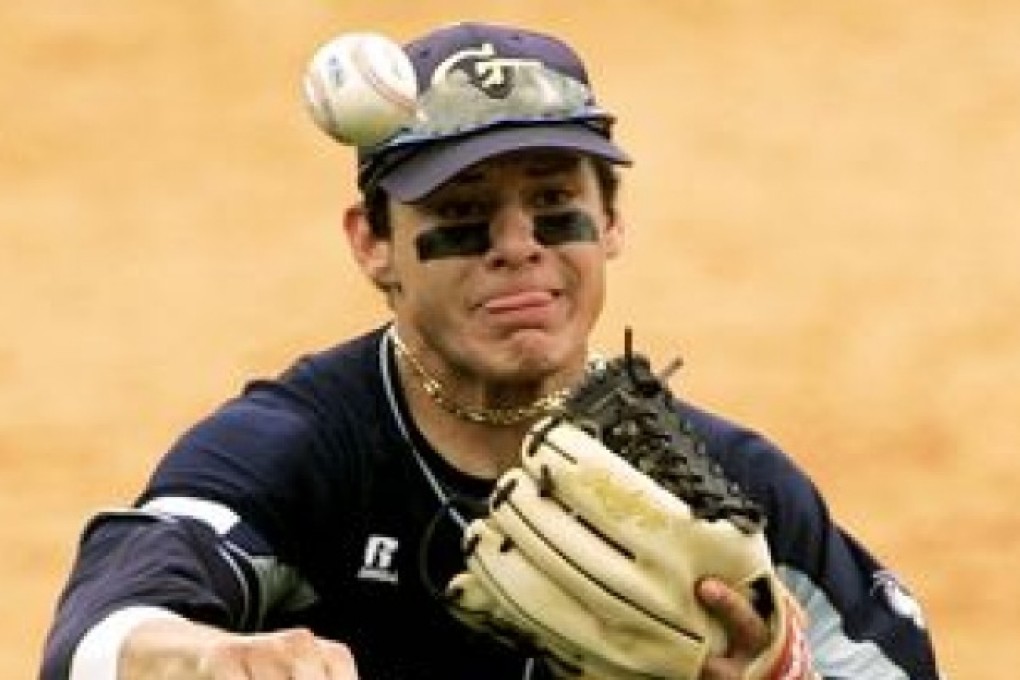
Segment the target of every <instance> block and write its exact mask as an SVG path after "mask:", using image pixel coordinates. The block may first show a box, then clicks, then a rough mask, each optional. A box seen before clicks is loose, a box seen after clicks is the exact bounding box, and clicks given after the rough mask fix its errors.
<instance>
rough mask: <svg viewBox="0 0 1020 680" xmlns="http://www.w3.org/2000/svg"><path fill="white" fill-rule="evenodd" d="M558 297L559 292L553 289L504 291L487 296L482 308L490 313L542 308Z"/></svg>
mask: <svg viewBox="0 0 1020 680" xmlns="http://www.w3.org/2000/svg"><path fill="white" fill-rule="evenodd" d="M557 297H558V296H557V294H556V293H555V292H554V291H551V290H525V291H518V292H513V293H503V294H500V295H494V296H492V297H490V298H487V299H486V300H485V301H484V302H483V303H482V309H484V310H485V311H487V312H489V313H490V314H505V313H509V312H519V311H525V310H529V309H540V308H543V307H547V306H549V305H550V304H552V303H553V302H554V301H555V300H556V298H557Z"/></svg>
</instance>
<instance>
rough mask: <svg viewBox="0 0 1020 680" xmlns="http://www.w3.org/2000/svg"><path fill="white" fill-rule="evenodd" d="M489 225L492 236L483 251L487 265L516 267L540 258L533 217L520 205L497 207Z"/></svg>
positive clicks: (539, 246)
mask: <svg viewBox="0 0 1020 680" xmlns="http://www.w3.org/2000/svg"><path fill="white" fill-rule="evenodd" d="M489 229H490V238H491V240H492V247H491V248H490V249H489V252H488V253H487V260H488V264H489V266H493V267H519V266H522V265H524V264H528V263H533V262H537V261H539V260H540V259H541V257H542V252H543V246H542V244H541V243H539V242H538V241H537V240H536V239H535V222H534V217H533V215H532V214H531V213H530V212H528V211H527V210H525V209H524V207H523V206H521V205H519V204H514V205H508V206H504V207H503V208H501V209H500V210H499V212H498V213H497V214H496V216H495V217H494V219H493V221H492V224H491V225H490V227H489Z"/></svg>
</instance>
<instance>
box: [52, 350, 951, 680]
mask: <svg viewBox="0 0 1020 680" xmlns="http://www.w3.org/2000/svg"><path fill="white" fill-rule="evenodd" d="M387 338H388V336H387V335H386V334H385V333H384V332H382V330H377V331H374V332H372V333H370V334H368V335H365V336H363V337H361V338H358V339H355V340H353V341H351V342H348V343H345V344H342V345H340V346H337V347H335V348H333V349H330V350H327V351H324V352H322V353H319V354H315V355H311V356H307V357H305V358H302V359H301V360H299V361H298V362H296V363H295V364H294V365H293V366H292V367H291V368H290V369H289V370H288V371H287V372H285V373H284V374H283V375H281V376H280V377H279V378H277V379H274V380H258V381H254V382H252V383H250V384H249V385H248V386H247V387H246V388H245V390H244V391H243V393H242V394H240V395H239V396H237V397H236V398H234V399H232V400H231V401H229V402H227V403H225V404H224V405H223V406H222V407H221V408H219V409H218V410H217V411H216V412H214V413H213V414H212V415H210V416H209V417H208V418H207V419H205V420H203V421H202V422H200V423H198V424H197V425H195V426H194V427H193V428H192V429H190V431H188V432H186V433H185V434H184V435H183V436H182V437H181V438H180V439H179V440H178V441H177V442H176V443H175V445H174V446H173V447H172V449H171V450H170V451H169V452H168V453H167V455H166V456H165V457H164V458H163V459H162V461H161V462H160V464H159V465H158V467H157V468H156V470H155V471H154V473H153V475H152V477H151V479H150V480H149V482H148V484H147V486H146V488H145V490H144V492H143V493H142V494H141V495H140V497H139V498H138V500H137V502H136V504H135V505H134V507H133V508H131V509H126V510H123V511H119V512H106V513H100V514H99V515H97V516H96V517H95V518H94V519H93V520H92V521H91V522H90V523H89V524H88V526H87V527H86V529H85V531H84V534H83V538H82V542H81V546H80V549H79V553H78V556H77V559H76V561H75V564H74V567H73V570H72V572H71V574H70V578H69V581H68V584H67V586H66V588H65V590H64V592H63V594H62V596H61V598H60V601H59V604H58V609H57V612H56V616H55V619H54V623H53V627H52V629H51V631H50V634H49V637H48V639H47V642H46V647H45V652H44V659H43V670H42V675H41V677H42V678H43V679H44V680H57V679H61V680H63V679H64V678H66V677H67V673H68V667H69V664H70V659H71V656H72V655H73V653H74V651H75V648H76V646H77V644H78V642H79V641H80V640H81V638H82V636H83V635H84V634H85V633H86V632H87V631H88V630H89V629H90V628H92V627H93V626H94V625H96V624H97V623H98V622H99V621H101V620H103V619H104V618H105V617H106V616H107V615H109V614H110V613H112V612H115V611H118V610H121V609H123V608H125V607H129V606H135V605H149V606H157V607H163V608H166V609H169V610H171V611H173V612H176V613H178V614H181V615H184V616H187V617H188V618H191V619H194V620H198V621H202V622H206V623H210V624H213V625H216V626H220V627H223V628H226V629H229V630H236V631H260V630H272V629H276V628H281V627H287V626H296V625H300V626H306V627H308V628H310V629H311V630H312V631H313V632H315V633H316V634H318V635H319V636H322V637H328V638H332V639H336V640H340V641H343V642H345V643H347V644H348V645H349V646H350V647H351V649H352V651H353V653H354V655H355V658H356V660H357V664H358V668H359V671H360V673H361V677H363V678H366V679H368V680H376V679H378V680H388V679H400V680H414V679H419V678H423V679H424V678H442V679H443V680H456V679H460V678H463V679H471V680H477V679H478V678H487V679H492V680H499V679H501V678H514V679H516V678H522V677H534V678H538V677H544V676H543V670H542V669H541V668H538V667H537V666H536V664H534V663H533V662H530V661H529V660H528V659H527V658H525V657H524V656H523V655H521V654H519V653H517V652H515V651H512V650H510V649H509V648H506V647H504V646H502V645H499V644H498V643H495V642H493V641H491V640H490V639H488V638H487V637H485V636H483V635H480V634H477V633H474V632H472V631H470V630H468V629H467V628H465V627H464V626H462V625H461V624H459V623H458V622H456V621H455V620H454V619H453V618H452V617H451V616H450V615H449V614H448V613H447V612H446V611H444V608H443V606H442V604H441V603H440V602H438V600H437V599H436V596H435V589H436V587H437V585H438V586H441V585H442V584H444V583H445V582H446V581H447V580H448V579H449V578H450V577H451V576H452V575H453V574H454V573H456V572H457V571H460V570H461V569H462V568H463V566H464V562H463V557H462V554H461V550H460V536H461V532H462V528H463V525H464V523H465V522H467V521H469V520H470V519H471V518H473V517H475V516H477V515H478V514H479V513H480V512H481V511H482V508H483V507H484V505H483V501H484V499H485V498H486V496H487V494H488V493H489V491H490V490H491V489H492V485H493V483H492V482H491V481H489V480H482V479H478V478H474V477H470V476H467V475H465V474H463V473H461V472H459V471H458V470H456V469H455V468H453V467H451V466H450V465H449V464H447V463H446V462H445V461H444V459H443V458H442V457H441V456H440V455H439V454H438V453H437V452H436V451H435V450H433V448H432V447H431V446H430V445H429V443H428V442H427V441H426V440H425V438H424V437H423V436H422V434H421V433H420V432H419V430H418V429H417V428H416V427H415V425H414V422H413V420H412V419H411V417H410V412H409V410H408V408H407V406H406V404H405V402H404V397H403V394H402V392H401V389H400V387H399V382H398V380H397V379H396V363H395V359H394V357H393V354H392V351H391V348H390V346H389V343H388V340H387ZM677 408H678V409H680V410H681V411H682V412H683V415H684V416H685V417H687V418H688V419H689V420H690V421H691V422H692V423H693V425H694V426H695V427H696V429H697V430H699V431H700V433H701V434H702V435H703V436H704V437H705V438H706V440H707V442H708V449H709V451H710V453H711V455H712V456H714V457H715V458H716V459H717V460H718V461H719V463H720V464H721V465H722V467H723V468H724V469H725V470H726V472H727V473H728V474H729V475H731V476H732V477H733V478H734V479H735V480H736V481H737V482H738V483H739V484H740V485H741V486H742V487H743V488H744V489H745V490H747V491H748V492H749V493H750V494H751V495H752V496H753V497H755V498H756V499H757V500H758V501H760V502H761V503H762V505H763V506H764V507H765V509H766V512H767V515H768V525H767V526H768V529H767V535H768V541H769V544H770V547H771V549H772V554H773V557H774V559H775V561H776V564H777V568H778V571H779V574H780V576H781V577H782V578H783V580H784V581H785V583H786V584H787V586H788V587H789V589H790V590H791V591H792V592H793V593H794V595H795V596H796V597H797V599H798V600H799V601H800V603H801V604H802V606H803V607H804V608H805V610H806V611H807V613H808V615H809V617H810V619H811V626H810V629H809V630H808V639H809V643H810V645H811V647H812V651H813V653H814V656H815V664H816V667H817V669H818V671H819V672H820V673H821V674H822V675H823V676H824V677H827V678H848V679H849V678H854V679H857V678H918V679H924V678H931V679H934V678H937V677H938V674H937V671H936V667H935V661H934V658H933V652H932V648H931V645H930V640H929V637H928V634H927V632H926V631H925V628H924V622H923V619H922V618H921V614H920V610H919V608H918V607H917V606H916V603H915V602H914V600H913V599H912V598H911V597H910V596H909V594H908V593H907V591H906V590H905V589H904V588H903V587H902V586H900V585H899V583H898V582H897V580H896V579H895V578H894V577H893V576H892V574H891V572H889V571H888V570H886V569H884V568H883V567H882V566H881V565H880V564H879V563H878V562H877V561H876V560H875V559H874V558H873V557H872V556H871V555H869V554H868V553H867V552H866V551H865V550H864V549H863V548H862V547H861V546H860V545H858V544H857V543H856V542H855V541H854V540H853V539H852V538H851V537H850V536H849V535H847V533H845V532H844V531H842V530H841V529H840V528H839V527H838V526H837V525H836V524H835V523H834V522H833V521H832V520H831V518H830V517H829V514H828V511H827V509H826V506H825V504H824V502H823V500H822V499H821V498H820V496H819V495H818V493H817V491H816V489H815V488H814V486H813V485H812V484H811V482H810V481H809V480H808V479H807V478H806V477H805V476H804V475H803V473H801V472H800V471H799V470H798V469H797V468H796V467H795V466H794V465H793V464H792V462H791V461H790V460H789V458H787V457H786V456H785V455H784V454H783V453H782V452H780V451H779V450H778V449H777V448H776V447H775V446H773V445H772V444H771V443H769V442H768V441H766V440H765V439H763V438H762V437H760V436H758V435H757V434H755V433H753V432H751V431H749V430H747V429H743V428H740V427H737V426H735V425H734V424H732V423H730V422H727V421H725V420H723V419H721V418H719V417H717V416H714V415H711V414H709V413H706V412H705V411H703V410H700V409H697V408H695V407H693V406H691V405H689V404H685V403H678V404H677Z"/></svg>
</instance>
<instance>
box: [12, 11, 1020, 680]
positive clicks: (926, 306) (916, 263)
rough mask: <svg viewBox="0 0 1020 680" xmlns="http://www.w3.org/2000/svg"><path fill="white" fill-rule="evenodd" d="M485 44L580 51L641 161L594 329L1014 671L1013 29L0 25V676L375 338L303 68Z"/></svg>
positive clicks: (982, 651) (413, 14) (756, 19)
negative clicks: (273, 410)
mask: <svg viewBox="0 0 1020 680" xmlns="http://www.w3.org/2000/svg"><path fill="white" fill-rule="evenodd" d="M458 18H485V19H494V20H506V21H513V22H521V23H524V24H531V25H534V26H536V27H541V28H545V29H548V30H551V31H555V32H562V33H563V34H564V35H566V36H568V37H569V38H570V39H571V40H572V41H573V42H574V43H575V44H576V45H577V47H578V48H579V49H580V50H581V51H582V52H584V53H585V54H587V55H588V59H589V62H590V65H591V67H592V71H593V72H594V79H595V81H596V83H597V85H598V87H599V91H600V94H601V99H602V101H603V102H604V103H605V104H606V105H608V106H609V107H611V108H613V109H614V110H616V111H617V112H618V113H619V116H620V119H621V122H620V126H619V135H620V138H621V139H622V140H623V142H624V144H625V145H627V146H628V147H629V148H630V149H631V150H632V152H633V153H634V155H635V156H636V157H637V159H638V161H639V162H638V164H637V165H636V167H634V168H633V169H632V170H631V171H630V172H629V175H628V179H627V186H626V190H625V194H624V209H625V211H626V213H627V214H628V215H629V220H630V222H629V223H630V242H629V253H628V256H627V257H626V258H625V259H624V260H622V261H620V262H618V263H617V264H616V265H614V269H613V272H612V274H611V276H612V281H613V285H614V286H615V288H614V289H613V292H612V294H611V299H610V304H609V309H608V313H607V315H606V317H605V320H604V323H603V324H602V326H601V327H600V329H599V341H600V343H601V344H602V346H603V347H604V348H607V349H617V348H619V346H620V343H621V340H622V328H623V326H624V325H625V324H630V325H633V326H634V328H635V329H636V332H637V339H638V342H639V343H640V344H641V345H642V346H643V347H645V348H646V349H647V350H648V351H649V352H650V353H651V355H652V356H653V358H654V359H655V360H656V362H657V363H661V362H665V361H666V360H668V359H669V358H671V357H672V356H673V355H674V354H676V353H680V354H682V355H683V356H684V357H685V359H686V368H685V369H684V370H683V371H682V373H681V375H680V376H679V378H678V379H676V380H675V381H674V385H675V386H676V387H677V389H678V390H682V391H683V392H685V393H686V394H687V395H688V396H690V397H692V398H693V399H695V400H697V401H700V402H702V403H704V404H706V405H708V406H710V407H712V408H715V409H718V410H720V411H722V412H724V413H727V414H729V415H730V416H733V417H735V418H738V419H741V420H743V421H745V422H748V423H751V424H753V425H754V426H756V427H757V428H759V429H760V430H762V431H764V432H766V433H767V434H769V435H770V436H771V437H772V438H774V439H775V440H777V441H779V442H780V443H781V444H782V445H783V446H784V447H785V448H786V449H787V450H788V451H789V452H790V453H791V454H792V455H793V456H795V457H796V458H797V459H798V460H799V461H800V462H801V463H802V465H803V466H804V467H805V468H806V469H807V470H808V471H809V472H810V473H811V474H812V475H813V476H814V477H815V479H816V481H817V482H818V484H819V485H820V486H821V487H822V489H823V490H824V491H825V492H826V493H827V495H828V497H829V498H830V500H831V503H832V507H833V511H834V513H835V514H836V515H837V517H838V518H839V519H840V520H841V522H842V523H843V524H844V525H845V526H846V527H847V528H849V530H850V531H851V532H852V533H854V534H856V535H857V536H859V537H860V538H862V539H863V540H864V541H865V542H867V543H868V544H869V545H870V546H871V547H872V548H873V549H874V551H875V552H877V553H878V554H879V555H880V556H881V557H882V558H883V559H884V560H886V561H887V562H888V563H890V564H891V565H892V566H894V568H895V569H896V570H898V571H899V572H900V573H901V574H902V575H903V576H904V577H905V578H906V580H907V581H908V583H910V584H911V585H912V586H913V589H914V590H915V591H916V592H917V594H919V596H920V598H921V599H922V600H923V602H924V603H925V605H926V609H927V615H928V619H929V623H930V626H931V628H932V630H933V631H934V634H935V637H936V640H937V642H938V646H939V652H940V656H941V659H942V661H943V664H944V666H945V668H946V670H947V671H949V672H950V673H951V674H952V675H953V676H954V677H955V678H965V677H970V678H982V679H984V680H992V679H996V678H1012V677H1014V676H1015V674H1016V672H1017V668H1018V667H1020V656H1018V653H1017V649H1016V640H1017V639H1018V635H1020V620H1018V618H1017V611H1018V606H1020V605H1018V603H1020V580H1018V579H1017V578H1016V573H1015V572H1016V570H1017V569H1018V568H1020V541H1018V539H1017V536H1018V535H1020V514H1018V512H1017V510H1016V509H1015V508H1014V506H1013V498H1014V497H1015V495H1016V493H1017V491H1016V490H1017V489H1018V488H1020V467H1018V465H1017V463H1016V462H1014V460H1013V456H1014V449H1015V447H1016V446H1017V443H1018V436H1017V435H1018V430H1020V425H1018V423H1020V413H1018V406H1020V396H1018V392H1017V388H1016V383H1017V379H1018V378H1020V316H1018V311H1020V269H1018V267H1017V266H1016V260H1017V257H1018V254H1020V252H1018V246H1020V225H1018V224H1017V218H1018V217H1020V206H1018V198H1017V194H1018V192H1017V188H1016V186H1015V184H1016V180H1017V177H1018V174H1020V167H1018V165H1020V124H1018V121H1020V40H1017V33H1016V27H1017V26H1020V4H1018V3H1014V2H1008V1H1007V0H983V1H981V2H974V1H973V0H928V1H927V2H912V1H908V0H854V1H853V2H850V1H849V0H847V1H845V2H813V3H808V2H803V3H796V2H791V1H789V0H745V1H738V0H713V1H712V2H706V1H704V0H673V1H671V2H653V1H651V0H645V1H640V0H585V1H584V2H580V1H577V2H540V1H537V0H536V1H534V2H530V1H524V0H520V1H517V2H513V1H509V0H505V1H502V2H482V1H480V0H474V1H470V2H469V1H466V0H465V1H452V0H451V1H449V2H432V1H429V0H421V1H419V2H404V1H403V0H389V1H380V0H374V1H373V2H361V3H351V2H340V1H339V0H333V1H332V2H330V1H327V0H306V1H304V2H251V1H250V0H181V1H178V2H174V3H159V2H149V3H139V2H136V1H134V0H90V2H71V1H69V0H65V1H63V2H60V1H58V0H33V2H7V3H3V4H2V5H0V271H2V272H3V274H2V275H3V281H4V285H3V286H0V312H2V318H3V332H2V333H0V549H2V553H0V584H2V587H3V592H4V595H3V598H2V599H0V621H2V622H3V623H2V625H3V626H4V631H3V635H2V636H0V677H3V678H17V677H24V678H27V677H34V675H35V673H36V665H37V662H38V656H39V648H40V646H41V643H42V636H43V632H44V630H45V627H46V625H47V622H48V619H49V616H50V612H51V609H52V606H53V602H54V599H55V598H56V596H57V593H58V591H59V589H60V587H61V585H62V583H63V580H64V577H65V575H66V571H67V568H68V566H69V562H70V559H71V557H72V555H73V550H74V547H75V542H76V539H77V535H78V532H79V530H80V528H81V525H82V523H83V522H84V520H85V519H86V517H87V516H88V515H89V514H90V513H92V512H93V511H94V510H96V509H97V508H100V507H103V506H108V505H116V504H124V503H128V502H130V500H131V499H132V497H133V495H134V493H135V492H136V491H137V490H138V488H139V486H140V485H141V484H142V483H143V481H144V479H145V476H146V474H147V473H148V470H149V469H150V467H151V466H152V464H153V463H154V461H155V459H156V458H157V457H158V456H159V455H160V454H161V453H162V452H163V450H164V449H165V448H166V447H167V445H168V444H169V443H170V442H171V441H172V439H173V438H174V437H175V436H176V435H177V434H178V433H179V432H180V430H181V429H183V428H184V427H186V426H187V425H188V424H190V423H191V422H192V421H193V420H194V419H196V418H198V417H199V416H201V415H202V414H204V413H205V412H206V411H207V410H208V409H210V408H213V407H214V406H215V405H216V404H218V403H219V402H220V401H221V400H222V399H224V398H226V397H228V396H230V395H232V394H233V393H234V392H235V391H236V390H237V389H238V388H239V387H240V386H241V385H242V383H243V381H244V380H246V379H247V378H249V377H252V376H254V375H262V374H271V373H275V372H276V371H277V370H279V369H281V368H282V367H283V366H285V365H286V363H287V362H289V361H290V359H291V358H292V357H293V356H294V355H296V354H298V353H301V352H305V351H309V350H314V349H317V348H320V347H322V346H325V345H327V344H330V343H332V342H334V341H336V340H338V339H340V338H342V337H345V336H347V335H349V334H351V333H354V332H356V331H359V330H362V329H364V328H366V327H368V326H369V325H372V324H375V323H377V322H379V321H381V320H382V319H383V318H384V315H383V308H382V305H381V301H380V300H379V299H378V298H377V296H376V293H375V292H374V290H372V289H371V288H370V287H369V286H368V285H367V284H365V283H364V282H363V281H362V280H361V278H360V275H359V274H357V273H356V271H355V268H354V266H353V263H352V261H351V260H350V259H349V257H348V255H347V252H346V250H345V246H344V245H343V243H342V240H341V237H340V232H339V228H338V225H339V216H340V211H341V209H342V207H343V206H344V205H345V204H346V203H347V202H349V201H351V200H352V199H353V198H354V195H353V194H352V192H351V190H350V180H351V173H350V166H351V165H352V157H351V154H350V153H349V152H348V151H347V150H346V149H343V148H341V147H339V146H336V145H334V144H332V143H331V142H329V140H327V138H326V137H325V136H323V135H322V134H321V133H319V132H318V131H317V130H316V129H315V128H314V127H313V126H312V124H311V122H310V119H309V118H308V117H307V116H306V113H305V111H304V110H303V108H302V104H301V100H300V95H299V78H300V74H301V71H302V69H303V66H304V63H305V60H306V59H307V58H308V57H309V56H310V55H311V53H312V51H313V50H314V48H316V47H317V46H318V45H319V44H320V43H321V42H323V41H324V40H326V39H327V38H329V37H332V35H334V34H335V33H339V32H341V31H345V30H354V29H358V30H366V29H368V30H381V31H383V32H387V33H390V34H391V35H393V36H394V37H396V38H398V39H401V40H405V39H408V38H410V37H413V36H415V35H417V34H418V33H419V32H422V31H423V30H425V29H427V28H430V27H431V26H433V25H434V24H436V23H440V22H446V21H450V20H454V19H458Z"/></svg>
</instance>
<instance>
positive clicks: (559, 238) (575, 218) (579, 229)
mask: <svg viewBox="0 0 1020 680" xmlns="http://www.w3.org/2000/svg"><path fill="white" fill-rule="evenodd" d="M598 238H599V234H598V229H596V228H595V220H593V219H592V217H591V215H589V214H588V213H586V212H581V211H580V210H568V211H566V212H557V213H546V214H544V215H536V216H535V240H536V241H538V242H539V243H541V244H542V245H543V246H558V245H563V244H564V243H589V242H594V241H598Z"/></svg>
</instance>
